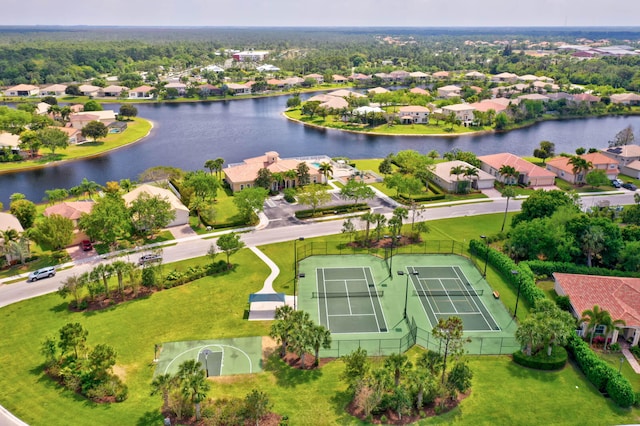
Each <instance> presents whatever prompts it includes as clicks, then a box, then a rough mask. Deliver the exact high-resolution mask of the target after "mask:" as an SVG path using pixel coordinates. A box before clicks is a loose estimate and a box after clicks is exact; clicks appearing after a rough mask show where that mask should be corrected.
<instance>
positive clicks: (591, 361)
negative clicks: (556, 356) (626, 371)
mask: <svg viewBox="0 0 640 426" xmlns="http://www.w3.org/2000/svg"><path fill="white" fill-rule="evenodd" d="M567 349H568V350H569V353H570V354H571V356H572V357H573V358H574V359H575V360H576V363H577V364H578V366H579V367H580V369H581V370H582V372H583V373H584V375H585V376H587V379H589V381H590V382H591V383H593V385H594V386H595V387H596V388H598V390H599V391H600V392H603V393H604V392H606V393H608V394H609V396H610V397H611V399H612V400H613V402H615V403H616V404H617V405H618V406H620V407H623V408H627V407H630V406H631V405H633V403H634V402H635V398H636V396H635V393H634V391H633V387H631V383H629V381H628V380H627V379H626V378H624V377H623V376H622V375H621V374H620V373H618V372H617V371H616V370H615V369H614V368H612V367H611V366H610V365H609V364H607V363H606V362H605V361H604V360H602V359H600V358H599V357H598V356H597V355H596V354H595V353H593V351H592V350H591V348H589V345H588V344H587V343H586V342H585V341H584V340H582V339H581V338H580V337H578V336H577V335H572V336H570V337H569V340H568V343H567Z"/></svg>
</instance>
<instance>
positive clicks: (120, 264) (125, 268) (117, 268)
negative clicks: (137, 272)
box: [111, 260, 135, 297]
mask: <svg viewBox="0 0 640 426" xmlns="http://www.w3.org/2000/svg"><path fill="white" fill-rule="evenodd" d="M111 267H112V268H113V271H114V272H115V273H116V276H117V277H118V291H119V292H120V297H123V296H124V284H123V278H124V274H126V273H127V272H129V269H130V268H134V267H135V265H134V264H133V263H130V262H125V261H123V260H116V261H115V262H113V263H112V264H111Z"/></svg>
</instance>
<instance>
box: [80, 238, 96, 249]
mask: <svg viewBox="0 0 640 426" xmlns="http://www.w3.org/2000/svg"><path fill="white" fill-rule="evenodd" d="M80 247H82V250H84V251H89V250H93V244H91V241H89V240H82V242H81V243H80Z"/></svg>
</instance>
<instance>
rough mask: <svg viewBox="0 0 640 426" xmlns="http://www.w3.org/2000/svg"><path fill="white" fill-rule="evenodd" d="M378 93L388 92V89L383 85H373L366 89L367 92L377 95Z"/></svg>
mask: <svg viewBox="0 0 640 426" xmlns="http://www.w3.org/2000/svg"><path fill="white" fill-rule="evenodd" d="M380 93H389V90H387V89H385V88H384V87H374V88H373V89H369V90H367V94H372V95H379V94H380Z"/></svg>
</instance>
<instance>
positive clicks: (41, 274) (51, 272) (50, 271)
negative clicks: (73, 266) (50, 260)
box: [27, 266, 56, 282]
mask: <svg viewBox="0 0 640 426" xmlns="http://www.w3.org/2000/svg"><path fill="white" fill-rule="evenodd" d="M55 275H56V269H55V268H54V267H53V266H47V267H46V268H40V269H37V270H35V271H33V272H32V273H30V274H29V278H27V282H33V281H38V280H39V279H41V278H51V277H53V276H55Z"/></svg>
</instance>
